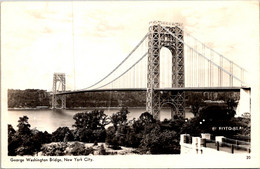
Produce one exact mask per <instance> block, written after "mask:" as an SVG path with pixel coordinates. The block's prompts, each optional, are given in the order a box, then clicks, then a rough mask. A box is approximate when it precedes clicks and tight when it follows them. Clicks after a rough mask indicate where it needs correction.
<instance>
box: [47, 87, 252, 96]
mask: <svg viewBox="0 0 260 169" xmlns="http://www.w3.org/2000/svg"><path fill="white" fill-rule="evenodd" d="M240 89H249V87H242V86H241V87H183V88H158V89H154V90H155V91H194V92H200V91H201V92H202V91H204V92H224V91H229V92H232V91H233V92H239V91H240ZM135 91H147V88H113V89H112V88H111V89H88V90H73V91H65V92H58V93H56V95H66V94H74V93H86V92H135ZM51 94H53V93H51Z"/></svg>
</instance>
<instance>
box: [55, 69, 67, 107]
mask: <svg viewBox="0 0 260 169" xmlns="http://www.w3.org/2000/svg"><path fill="white" fill-rule="evenodd" d="M57 83H58V85H57ZM65 90H66V81H65V73H54V74H53V87H52V109H57V108H61V109H66V95H57V94H58V93H59V92H65ZM58 105H60V107H58Z"/></svg>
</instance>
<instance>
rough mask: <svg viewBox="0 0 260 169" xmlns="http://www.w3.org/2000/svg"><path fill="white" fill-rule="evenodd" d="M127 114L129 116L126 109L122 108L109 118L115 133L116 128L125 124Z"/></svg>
mask: <svg viewBox="0 0 260 169" xmlns="http://www.w3.org/2000/svg"><path fill="white" fill-rule="evenodd" d="M127 114H129V111H128V109H127V108H125V107H123V108H121V110H120V111H119V112H117V113H116V114H113V115H112V116H111V117H110V121H111V123H112V124H113V126H114V128H115V130H116V131H117V128H118V126H120V125H123V124H124V125H125V124H126V122H127Z"/></svg>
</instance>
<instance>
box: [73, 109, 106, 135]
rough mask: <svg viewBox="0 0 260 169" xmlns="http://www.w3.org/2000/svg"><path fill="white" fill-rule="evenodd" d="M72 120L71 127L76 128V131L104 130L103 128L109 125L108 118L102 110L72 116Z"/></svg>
mask: <svg viewBox="0 0 260 169" xmlns="http://www.w3.org/2000/svg"><path fill="white" fill-rule="evenodd" d="M73 119H74V120H75V124H74V125H73V127H76V129H80V128H88V129H91V130H96V129H100V128H101V129H105V126H106V125H108V124H109V121H108V117H107V115H106V114H105V113H104V111H103V110H93V111H91V112H87V111H86V112H83V113H77V114H75V115H74V116H73Z"/></svg>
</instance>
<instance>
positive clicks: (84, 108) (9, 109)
mask: <svg viewBox="0 0 260 169" xmlns="http://www.w3.org/2000/svg"><path fill="white" fill-rule="evenodd" d="M120 108H121V107H75V108H66V110H94V109H102V110H108V109H120ZM128 108H131V109H145V107H128ZM51 109H52V108H8V111H16V110H21V111H22V110H51Z"/></svg>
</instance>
